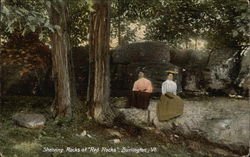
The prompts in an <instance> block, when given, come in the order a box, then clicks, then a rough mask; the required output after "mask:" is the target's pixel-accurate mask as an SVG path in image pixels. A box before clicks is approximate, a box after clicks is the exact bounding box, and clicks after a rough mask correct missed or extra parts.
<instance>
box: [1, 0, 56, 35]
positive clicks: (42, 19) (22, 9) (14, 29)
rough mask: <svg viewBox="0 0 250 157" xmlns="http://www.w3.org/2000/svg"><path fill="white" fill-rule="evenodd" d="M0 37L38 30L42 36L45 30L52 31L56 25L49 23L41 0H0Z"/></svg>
mask: <svg viewBox="0 0 250 157" xmlns="http://www.w3.org/2000/svg"><path fill="white" fill-rule="evenodd" d="M0 13H1V21H5V22H3V23H1V31H2V32H4V34H3V35H2V36H1V38H5V39H6V38H7V37H8V36H9V35H10V34H12V33H19V34H20V33H21V35H22V36H24V35H25V34H26V33H29V32H39V33H40V36H39V38H40V39H43V38H44V34H45V33H46V31H47V30H50V31H54V30H55V29H56V28H57V29H58V26H52V25H51V24H50V23H49V19H48V14H47V10H46V7H45V3H44V1H43V0H38V1H31V0H8V1H5V2H1V12H0Z"/></svg>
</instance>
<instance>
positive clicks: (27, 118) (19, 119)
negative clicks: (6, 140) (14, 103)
mask: <svg viewBox="0 0 250 157" xmlns="http://www.w3.org/2000/svg"><path fill="white" fill-rule="evenodd" d="M12 119H13V120H14V121H15V122H16V123H17V124H18V125H20V126H23V127H26V128H30V129H34V128H43V127H44V124H45V121H46V119H45V117H44V116H43V115H42V114H34V113H31V114H28V113H16V114H15V115H13V116H12Z"/></svg>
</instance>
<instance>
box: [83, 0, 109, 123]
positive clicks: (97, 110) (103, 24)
mask: <svg viewBox="0 0 250 157" xmlns="http://www.w3.org/2000/svg"><path fill="white" fill-rule="evenodd" d="M91 7H92V8H93V10H94V11H92V12H91V15H90V38H89V46H90V49H89V82H88V98H87V102H88V106H89V115H90V116H91V117H92V118H93V119H94V120H96V121H97V122H99V123H110V122H111V121H112V111H111V108H110V106H109V95H110V70H109V57H110V56H109V39H110V15H109V7H110V2H109V0H103V1H94V3H93V5H92V6H91ZM110 111H111V112H110Z"/></svg>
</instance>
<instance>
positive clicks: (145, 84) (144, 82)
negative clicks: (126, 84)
mask: <svg viewBox="0 0 250 157" xmlns="http://www.w3.org/2000/svg"><path fill="white" fill-rule="evenodd" d="M132 91H141V92H147V93H152V92H153V88H152V83H151V81H149V80H148V79H146V78H140V79H138V80H137V81H135V83H134V86H133V89H132Z"/></svg>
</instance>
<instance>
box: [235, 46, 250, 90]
mask: <svg viewBox="0 0 250 157" xmlns="http://www.w3.org/2000/svg"><path fill="white" fill-rule="evenodd" d="M241 55H242V60H241V69H240V72H239V75H238V78H237V79H236V84H237V85H238V86H239V87H242V88H243V89H249V88H250V47H248V48H246V49H245V50H243V51H242V53H241Z"/></svg>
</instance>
